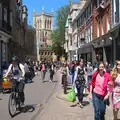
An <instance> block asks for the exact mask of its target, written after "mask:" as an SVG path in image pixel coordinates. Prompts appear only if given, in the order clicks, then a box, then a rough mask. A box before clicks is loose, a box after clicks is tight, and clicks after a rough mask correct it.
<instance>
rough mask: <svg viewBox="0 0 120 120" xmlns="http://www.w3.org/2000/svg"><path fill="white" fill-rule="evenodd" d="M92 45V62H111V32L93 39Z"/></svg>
mask: <svg viewBox="0 0 120 120" xmlns="http://www.w3.org/2000/svg"><path fill="white" fill-rule="evenodd" d="M92 44H93V47H94V51H93V54H94V56H95V57H94V60H95V59H96V60H95V61H94V62H99V61H103V62H108V63H112V56H111V55H112V39H111V34H110V33H109V34H106V35H104V36H102V37H100V38H98V39H97V40H94V41H93V43H92Z"/></svg>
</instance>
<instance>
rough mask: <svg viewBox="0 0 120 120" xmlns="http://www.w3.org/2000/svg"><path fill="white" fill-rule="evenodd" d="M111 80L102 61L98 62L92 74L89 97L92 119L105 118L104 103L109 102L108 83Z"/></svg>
mask: <svg viewBox="0 0 120 120" xmlns="http://www.w3.org/2000/svg"><path fill="white" fill-rule="evenodd" d="M111 81H112V79H111V76H110V74H109V73H107V72H105V66H104V63H103V62H100V63H99V64H98V69H97V71H96V72H95V73H94V74H93V75H92V80H91V86H90V94H89V99H90V100H93V106H94V120H105V111H106V105H107V104H109V103H108V102H109V101H108V98H109V94H110V92H111V91H110V89H107V88H108V84H109V83H110V82H111Z"/></svg>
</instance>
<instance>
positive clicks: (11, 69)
mask: <svg viewBox="0 0 120 120" xmlns="http://www.w3.org/2000/svg"><path fill="white" fill-rule="evenodd" d="M18 69H19V70H20V71H21V72H22V70H21V68H20V64H18ZM11 70H12V72H13V64H12V67H11Z"/></svg>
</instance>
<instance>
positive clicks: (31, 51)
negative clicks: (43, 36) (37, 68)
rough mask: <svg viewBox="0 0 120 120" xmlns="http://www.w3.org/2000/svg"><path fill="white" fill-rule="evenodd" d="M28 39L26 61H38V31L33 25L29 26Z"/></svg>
mask: <svg viewBox="0 0 120 120" xmlns="http://www.w3.org/2000/svg"><path fill="white" fill-rule="evenodd" d="M26 39H27V40H26V42H25V44H26V53H27V55H26V59H31V60H37V46H36V30H35V28H33V27H32V26H31V25H28V29H27V34H26Z"/></svg>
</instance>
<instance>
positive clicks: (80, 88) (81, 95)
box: [77, 85, 84, 103]
mask: <svg viewBox="0 0 120 120" xmlns="http://www.w3.org/2000/svg"><path fill="white" fill-rule="evenodd" d="M83 91H84V86H83V85H80V86H79V87H77V92H78V93H77V96H78V100H79V102H80V103H82V101H83Z"/></svg>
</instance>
